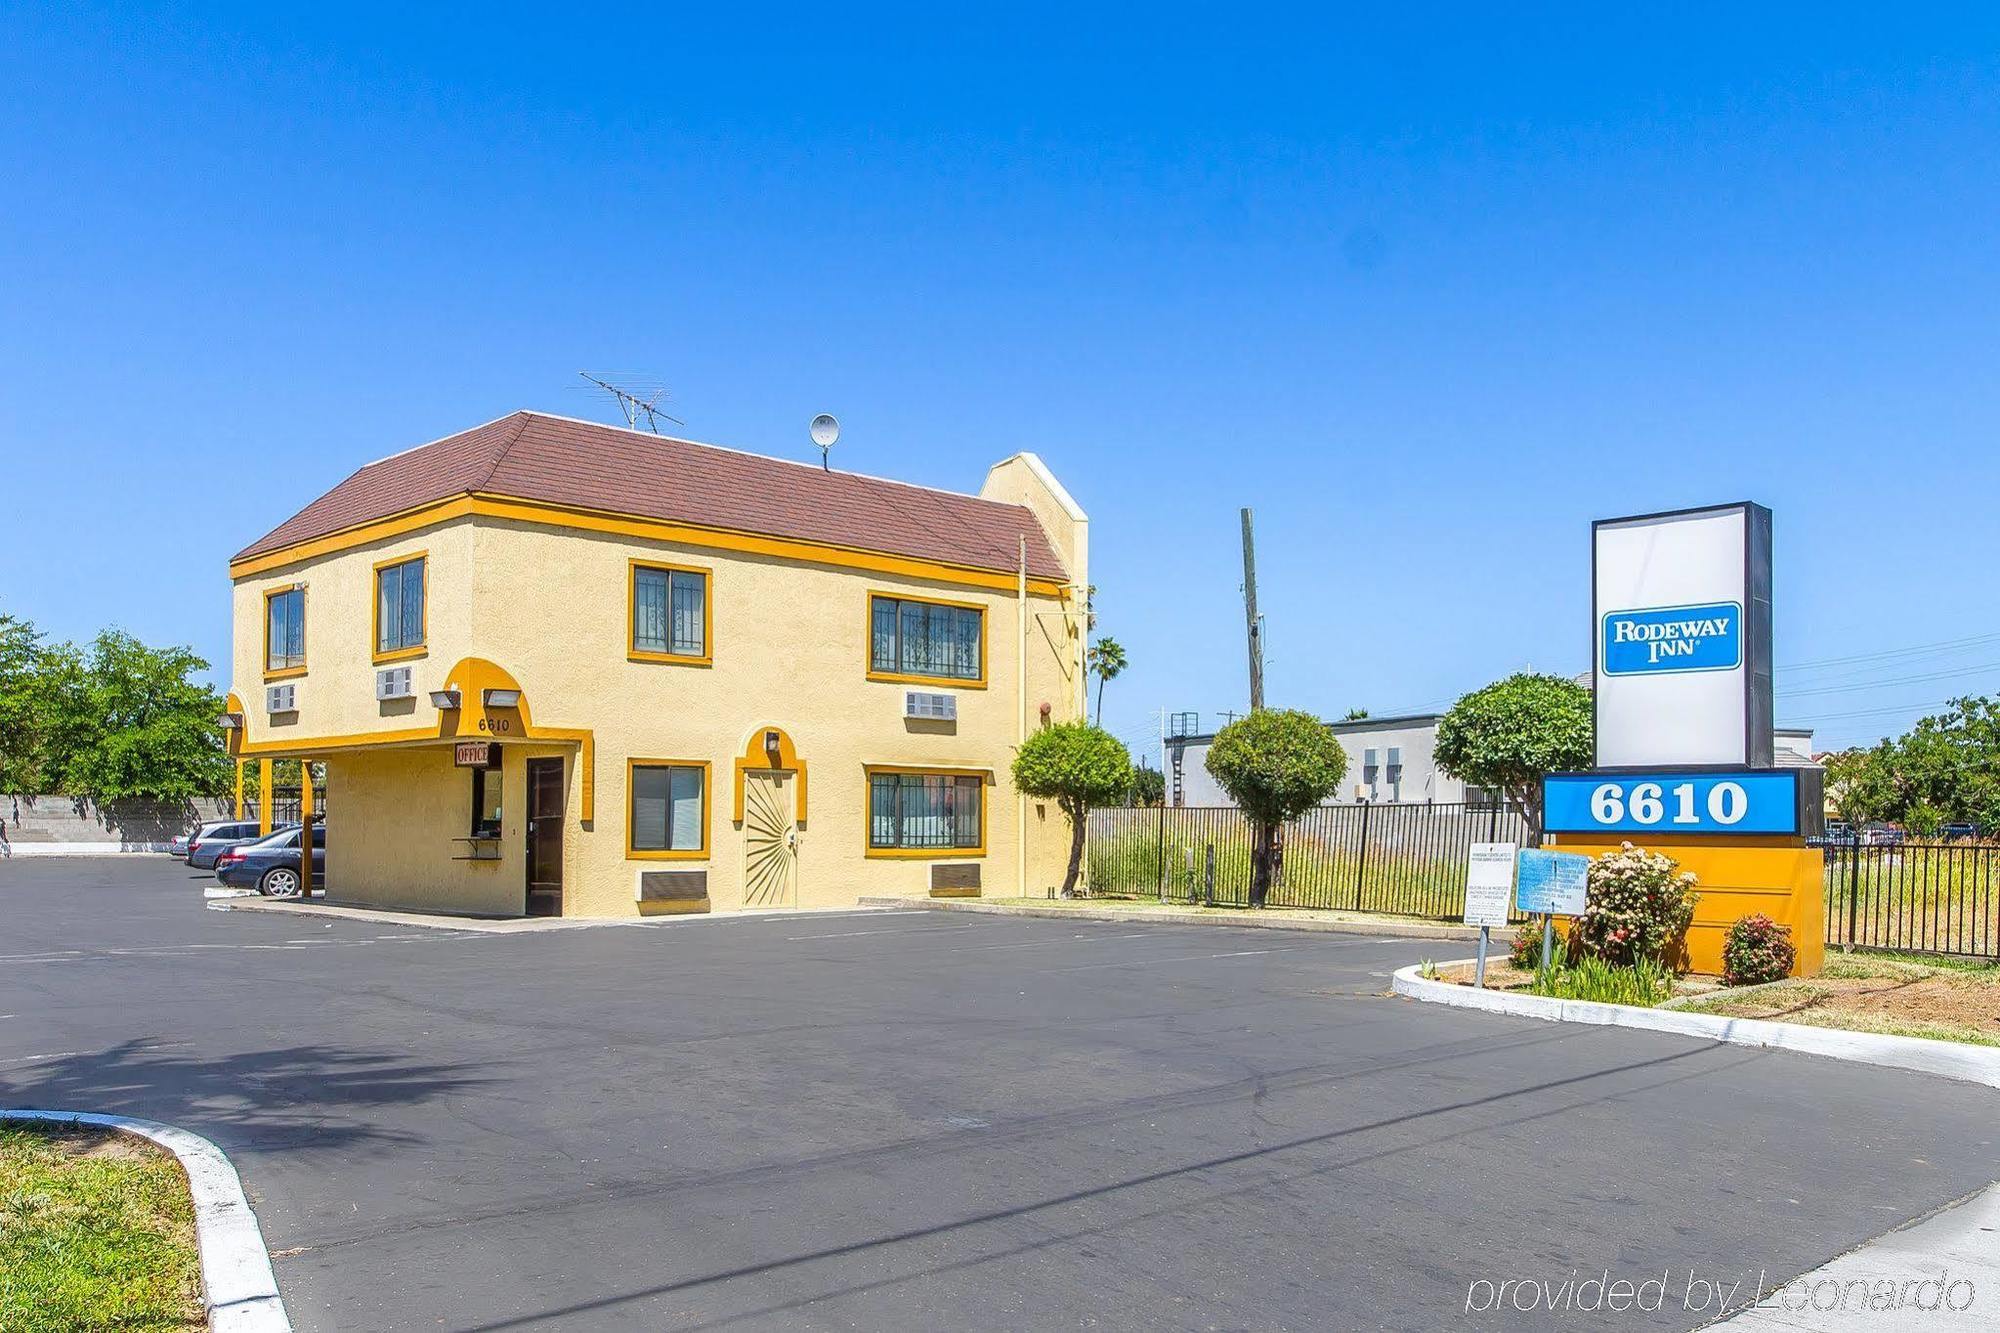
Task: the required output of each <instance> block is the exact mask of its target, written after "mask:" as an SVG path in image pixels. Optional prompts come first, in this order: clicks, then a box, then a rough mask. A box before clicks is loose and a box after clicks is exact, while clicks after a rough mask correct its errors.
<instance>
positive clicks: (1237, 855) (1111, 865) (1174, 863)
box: [1087, 805, 1528, 920]
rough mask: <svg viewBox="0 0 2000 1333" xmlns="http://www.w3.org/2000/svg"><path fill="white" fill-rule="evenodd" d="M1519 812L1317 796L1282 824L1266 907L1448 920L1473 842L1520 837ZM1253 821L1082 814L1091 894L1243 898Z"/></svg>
mask: <svg viewBox="0 0 2000 1333" xmlns="http://www.w3.org/2000/svg"><path fill="white" fill-rule="evenodd" d="M1527 832H1528V830H1527V824H1526V821H1524V820H1523V819H1522V817H1521V815H1520V813H1519V812H1518V811H1514V810H1503V809H1500V808H1497V807H1494V806H1485V805H1477V806H1475V805H1323V806H1319V807H1318V808H1316V809H1313V810H1309V811H1307V812H1306V813H1305V814H1304V815H1302V816H1301V817H1299V818H1298V819H1296V820H1293V821H1292V822H1291V823H1289V824H1287V825H1285V827H1284V832H1283V839H1282V847H1283V853H1282V856H1281V858H1280V860H1279V863H1278V875H1277V879H1276V882H1275V883H1273V885H1272V886H1271V892H1270V896H1269V897H1268V898H1267V899H1266V902H1267V904H1268V905H1269V906H1272V907H1319V908H1339V909H1343V910H1346V911H1351V912H1381V913H1394V914H1397V915H1403V916H1423V917H1435V918H1437V919H1440V920H1454V919H1457V918H1459V917H1461V916H1462V915H1463V914H1464V911H1465V867H1466V860H1467V857H1468V855H1469V852H1470V849H1471V846H1472V844H1473V843H1475V842H1510V841H1511V842H1514V843H1517V844H1521V845H1526V843H1527ZM1250 845H1251V834H1250V822H1249V820H1247V819H1245V818H1244V817H1243V812H1242V811H1240V810H1237V809H1234V808H1233V807H1226V806H1225V807H1218V808H1194V807H1175V808H1169V807H1164V806H1154V807H1150V808H1146V807H1141V808H1137V809H1118V810H1109V809H1108V810H1093V811H1091V812H1090V828H1089V842H1088V844H1087V846H1088V857H1089V869H1090V885H1091V889H1092V891H1093V892H1095V893H1104V894H1124V895H1134V896H1143V897H1157V898H1160V899H1161V900H1163V901H1168V902H1214V903H1216V904H1218V905H1223V906H1234V907H1241V906H1244V905H1246V904H1248V902H1249V901H1250Z"/></svg>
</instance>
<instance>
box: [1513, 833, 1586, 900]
mask: <svg viewBox="0 0 2000 1333" xmlns="http://www.w3.org/2000/svg"><path fill="white" fill-rule="evenodd" d="M1517 868H1518V873H1517V875H1516V877H1515V884H1514V905H1515V906H1516V907H1518V908H1520V909H1521V911H1523V912H1525V913H1527V914H1529V915H1530V916H1539V915H1549V914H1552V915H1555V916H1581V915H1583V909H1584V906H1585V905H1586V904H1587V903H1588V901H1589V897H1590V892H1589V890H1590V858H1589V857H1587V856H1578V855H1577V854H1576V853H1574V852H1545V851H1539V850H1536V849H1534V848H1523V849H1522V850H1521V855H1520V858H1519V860H1518V862H1517Z"/></svg>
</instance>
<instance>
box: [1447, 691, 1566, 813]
mask: <svg viewBox="0 0 2000 1333" xmlns="http://www.w3.org/2000/svg"><path fill="white" fill-rule="evenodd" d="M1592 744H1593V742H1592V724H1591V715H1590V691H1589V690H1587V689H1585V688H1584V687H1583V686H1581V685H1579V684H1577V683H1576V682H1575V681H1573V680H1565V679H1564V678H1562V677H1561V676H1542V675H1535V674H1533V673H1530V672H1525V671H1524V672H1518V673H1516V674H1514V675H1512V676H1509V677H1507V679H1505V680H1502V681H1496V682H1494V683H1493V684H1491V685H1488V686H1487V687H1486V688H1485V689H1483V690H1474V691H1473V692H1472V693H1471V694H1468V695H1466V696H1465V697H1464V698H1463V699H1460V700H1459V701H1458V702H1457V703H1455V704H1453V705H1452V708H1451V711H1450V712H1449V713H1446V714H1445V715H1444V719H1443V720H1442V721H1441V722H1439V723H1438V729H1437V744H1436V748H1435V749H1434V750H1433V751H1432V758H1433V759H1434V760H1435V761H1436V763H1437V766H1438V767H1439V768H1440V769H1441V770H1443V771H1444V772H1446V773H1449V774H1450V775H1451V776H1453V777H1455V778H1458V779H1459V780H1460V781H1462V782H1468V783H1471V784H1472V785H1473V786H1475V787H1492V788H1495V789H1497V790H1499V791H1502V792H1505V793H1506V795H1507V797H1508V799H1510V800H1512V801H1513V802H1514V803H1515V804H1517V805H1519V806H1520V807H1521V809H1522V811H1523V812H1524V813H1525V814H1526V815H1527V818H1528V833H1529V838H1530V840H1531V841H1538V840H1539V838H1540V834H1541V831H1542V778H1543V777H1544V776H1545V775H1547V774H1550V773H1561V772H1565V771H1567V770H1571V769H1581V768H1588V767H1589V766H1590V764H1591V763H1592V761H1593V760H1594V759H1595V758H1596V755H1595V753H1594V751H1593V749H1592Z"/></svg>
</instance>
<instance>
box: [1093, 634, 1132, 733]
mask: <svg viewBox="0 0 2000 1333" xmlns="http://www.w3.org/2000/svg"><path fill="white" fill-rule="evenodd" d="M1125 666H1126V662H1125V649H1124V647H1123V646H1122V645H1121V644H1120V643H1119V642H1118V640H1116V639H1099V640H1098V641H1097V642H1096V644H1094V645H1093V646H1092V647H1091V650H1090V669H1091V670H1092V671H1095V672H1096V673H1097V725H1099V726H1102V725H1103V723H1104V682H1105V681H1107V680H1110V679H1111V678H1112V677H1113V676H1115V675H1117V674H1118V673H1119V672H1121V671H1123V670H1124V669H1125Z"/></svg>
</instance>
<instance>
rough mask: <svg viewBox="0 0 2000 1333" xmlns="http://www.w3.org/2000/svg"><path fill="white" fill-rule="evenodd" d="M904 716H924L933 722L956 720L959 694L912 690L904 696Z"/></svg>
mask: <svg viewBox="0 0 2000 1333" xmlns="http://www.w3.org/2000/svg"><path fill="white" fill-rule="evenodd" d="M903 716H904V717H918V718H923V719H925V720H927V721H931V722H956V721H958V696H957V695H955V694H933V693H931V692H930V691H928V690H911V691H909V693H907V694H905V695H904V696H903Z"/></svg>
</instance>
